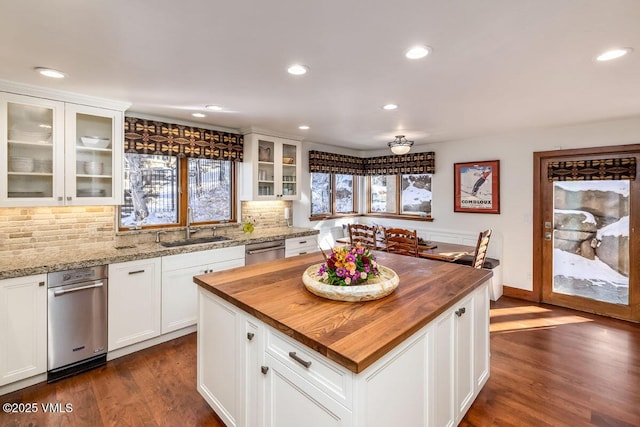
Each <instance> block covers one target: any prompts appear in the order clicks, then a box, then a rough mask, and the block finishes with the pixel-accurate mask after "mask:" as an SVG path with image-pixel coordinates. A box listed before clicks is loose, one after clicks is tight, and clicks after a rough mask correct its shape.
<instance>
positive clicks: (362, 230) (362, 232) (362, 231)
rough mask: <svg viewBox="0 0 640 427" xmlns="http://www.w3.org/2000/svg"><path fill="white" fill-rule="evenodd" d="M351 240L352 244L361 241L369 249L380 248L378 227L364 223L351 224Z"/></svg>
mask: <svg viewBox="0 0 640 427" xmlns="http://www.w3.org/2000/svg"><path fill="white" fill-rule="evenodd" d="M349 242H350V243H351V245H354V244H356V243H358V242H360V243H361V244H362V245H363V246H365V247H367V248H369V249H378V243H377V242H376V228H375V227H373V226H370V225H364V224H349Z"/></svg>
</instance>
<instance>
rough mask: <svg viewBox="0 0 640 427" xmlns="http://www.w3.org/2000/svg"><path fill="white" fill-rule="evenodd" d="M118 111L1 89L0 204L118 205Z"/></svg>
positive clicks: (120, 112)
mask: <svg viewBox="0 0 640 427" xmlns="http://www.w3.org/2000/svg"><path fill="white" fill-rule="evenodd" d="M123 115H124V114H123V110H112V109H109V108H97V107H91V106H86V105H80V104H75V103H69V102H61V101H52V100H49V99H45V98H40V97H37V96H27V95H18V94H13V93H8V92H0V164H2V166H3V167H2V168H0V206H9V207H14V206H62V205H114V204H119V203H120V202H121V200H122V191H121V188H122V177H121V174H122V144H123Z"/></svg>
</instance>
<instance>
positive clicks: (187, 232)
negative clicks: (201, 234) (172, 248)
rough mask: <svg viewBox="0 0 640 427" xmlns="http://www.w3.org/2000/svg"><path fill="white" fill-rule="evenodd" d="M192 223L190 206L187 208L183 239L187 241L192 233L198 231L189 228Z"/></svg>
mask: <svg viewBox="0 0 640 427" xmlns="http://www.w3.org/2000/svg"><path fill="white" fill-rule="evenodd" d="M192 222H193V211H192V210H191V206H189V207H187V229H186V233H185V238H186V239H187V240H189V239H190V238H191V235H192V234H193V233H197V232H198V230H197V229H195V228H192V227H191V223H192Z"/></svg>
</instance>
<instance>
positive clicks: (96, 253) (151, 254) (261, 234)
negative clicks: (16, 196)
mask: <svg viewBox="0 0 640 427" xmlns="http://www.w3.org/2000/svg"><path fill="white" fill-rule="evenodd" d="M316 234H318V230H313V229H309V228H298V227H274V228H265V229H262V230H256V231H254V232H253V233H250V234H245V233H241V232H239V233H235V234H233V235H229V236H228V237H230V240H224V241H220V242H212V243H200V244H191V245H184V246H176V247H165V246H162V245H161V244H159V243H143V244H127V245H122V246H119V245H118V244H117V243H114V242H105V243H96V244H94V245H91V246H83V247H81V248H74V249H73V251H72V252H71V253H70V252H69V251H55V250H52V251H51V252H43V253H39V254H37V255H28V256H27V255H18V256H15V255H12V254H10V253H3V252H2V251H0V280H1V279H9V278H12V277H22V276H31V275H34V274H41V273H50V272H54V271H62V270H70V269H74V268H83V267H92V266H96V265H102V264H112V263H116V262H126V261H135V260H138V259H146V258H155V257H159V256H167V255H176V254H183V253H189V252H197V251H203V250H208V249H219V248H228V247H232V246H239V245H246V244H250V243H260V242H269V241H273V240H278V239H288V238H293V237H302V236H312V235H316ZM196 238H197V237H194V239H196Z"/></svg>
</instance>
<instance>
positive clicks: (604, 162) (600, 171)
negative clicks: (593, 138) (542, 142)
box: [547, 157, 636, 181]
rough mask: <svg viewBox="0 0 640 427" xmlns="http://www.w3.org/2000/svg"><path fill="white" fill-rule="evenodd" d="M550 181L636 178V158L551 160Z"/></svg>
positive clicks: (549, 168)
mask: <svg viewBox="0 0 640 427" xmlns="http://www.w3.org/2000/svg"><path fill="white" fill-rule="evenodd" d="M547 178H548V179H549V181H599V180H613V179H625V180H626V179H628V180H631V181H633V180H634V179H636V158H635V157H627V158H622V159H597V160H575V161H563V162H550V163H549V165H548V168H547Z"/></svg>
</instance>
